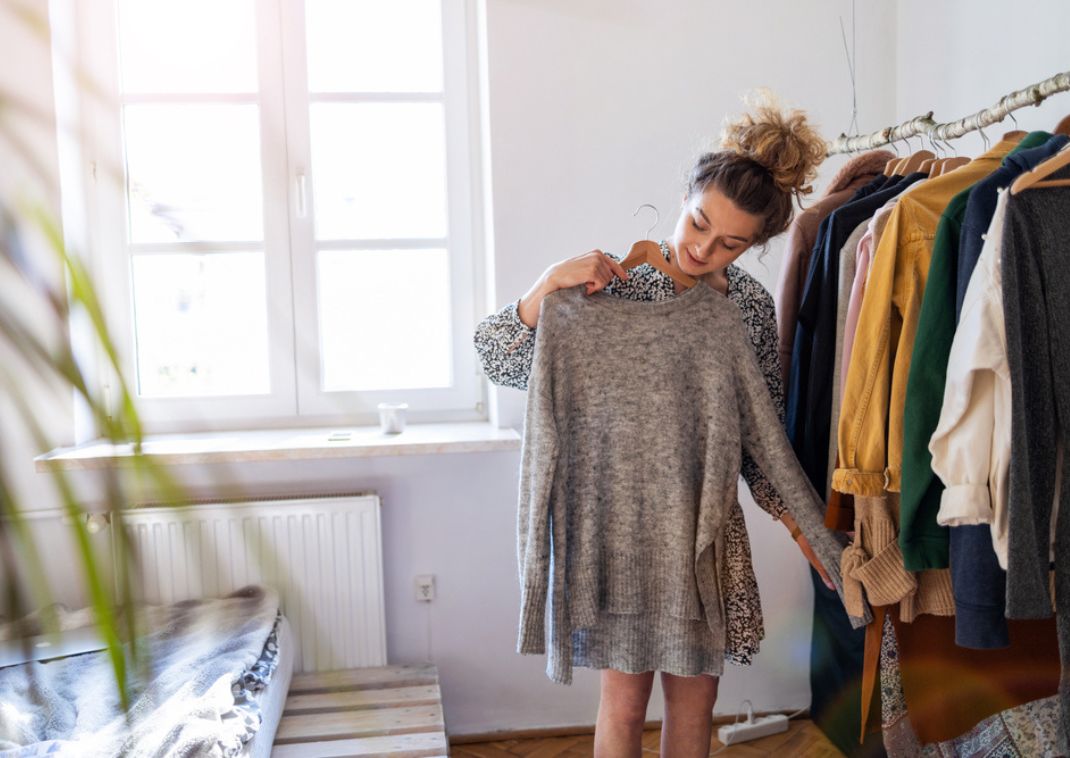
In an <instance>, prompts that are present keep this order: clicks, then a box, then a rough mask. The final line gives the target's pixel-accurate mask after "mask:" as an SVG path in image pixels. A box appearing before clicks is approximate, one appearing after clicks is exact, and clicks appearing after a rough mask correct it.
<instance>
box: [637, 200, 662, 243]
mask: <svg viewBox="0 0 1070 758" xmlns="http://www.w3.org/2000/svg"><path fill="white" fill-rule="evenodd" d="M643 208H649V209H650V210H652V211H654V223H653V224H651V225H650V228H649V229H647V230H646V239H650V233H651V232H652V231H654V229H656V228H657V226H658V222H659V221H660V220H661V214H660V213H658V209H657V208H655V207H654V206H653V205H651V204H650V203H643V204H642V205H640V206H639V207H638V208H636V209H635V213H633V214H632V216H633V217H635V216H638V215H639V211H641V210H643Z"/></svg>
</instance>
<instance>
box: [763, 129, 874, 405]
mask: <svg viewBox="0 0 1070 758" xmlns="http://www.w3.org/2000/svg"><path fill="white" fill-rule="evenodd" d="M893 158H895V155H894V154H893V153H891V152H890V151H888V150H874V151H872V152H868V153H862V154H861V155H857V156H855V157H853V158H851V159H850V160H848V161H847V162H846V163H845V164H843V166H842V167H840V170H839V171H837V172H836V176H834V177H833V178H832V181H831V182H830V183H829V186H828V189H827V190H825V194H824V196H823V197H822V198H821V199H820V200H818V201H817V202H816V203H814V204H813V205H812V206H810V207H809V208H807V209H806V210H805V211H803V212H801V213H799V214H798V215H797V216H796V217H795V218H794V220H793V221H792V222H791V226H790V227H789V228H788V233H787V237H786V239H785V242H784V255H783V258H782V259H781V264H780V273H779V275H778V277H777V285H776V310H777V332H778V334H779V351H780V369H781V381H782V383H783V384H785V385H786V384H787V383H788V373H789V372H790V371H791V350H792V342H793V341H794V339H795V320H796V318H797V317H798V313H799V299H800V298H801V297H802V291H803V287H804V285H805V284H806V272H807V269H808V266H809V262H810V253H811V251H812V250H813V248H814V242H815V240H816V239H817V232H818V227H819V226H820V224H821V222H822V221H823V220H824V219H825V217H826V216H828V214H830V213H832V211H834V210H835V209H836V208H839V207H840V206H841V205H843V204H844V203H846V202H847V201H848V200H850V199H851V196H852V195H854V193H855V192H856V191H857V190H858V189H859V188H861V187H862V186H864V185H866V184H869V183H871V182H876V183H877V184H878V185H879V184H882V183H883V182H884V181H885V176H884V175H883V173H882V172H883V171H884V167H885V165H887V163H888V161H890V160H892V159H893Z"/></svg>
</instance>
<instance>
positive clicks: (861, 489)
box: [832, 468, 886, 497]
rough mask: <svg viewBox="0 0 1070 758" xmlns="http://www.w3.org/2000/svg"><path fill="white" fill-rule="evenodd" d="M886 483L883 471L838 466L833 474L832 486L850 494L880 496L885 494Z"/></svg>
mask: <svg viewBox="0 0 1070 758" xmlns="http://www.w3.org/2000/svg"><path fill="white" fill-rule="evenodd" d="M885 483H886V482H885V475H884V472H883V471H862V470H861V469H857V468H838V469H836V471H835V472H833V474H832V488H833V489H834V490H836V491H838V492H846V493H848V494H850V495H862V496H864V497H878V496H880V495H883V494H884V490H885Z"/></svg>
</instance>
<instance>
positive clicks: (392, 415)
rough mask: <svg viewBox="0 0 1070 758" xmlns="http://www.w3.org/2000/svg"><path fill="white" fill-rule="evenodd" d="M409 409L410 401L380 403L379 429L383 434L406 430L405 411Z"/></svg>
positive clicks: (399, 432)
mask: <svg viewBox="0 0 1070 758" xmlns="http://www.w3.org/2000/svg"><path fill="white" fill-rule="evenodd" d="M408 409H409V404H408V403H379V429H380V430H381V431H382V432H383V434H401V433H402V432H403V431H405V411H407V410H408Z"/></svg>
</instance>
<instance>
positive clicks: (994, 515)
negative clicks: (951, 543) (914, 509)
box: [929, 197, 1011, 648]
mask: <svg viewBox="0 0 1070 758" xmlns="http://www.w3.org/2000/svg"><path fill="white" fill-rule="evenodd" d="M1005 207H1006V198H1005V197H1004V198H1001V199H1000V202H999V205H997V206H996V210H995V214H994V215H993V217H992V224H991V229H990V231H989V232H988V236H987V241H986V242H985V247H984V249H983V250H982V252H981V256H980V258H979V260H978V263H977V267H976V269H975V270H974V272H973V276H972V277H971V279H970V286H969V288H968V289H967V291H966V297H965V299H964V301H963V309H962V320H961V321H960V322H959V325H958V328H957V329H956V331H955V338H954V341H953V342H952V344H951V353H950V355H949V356H948V361H947V365H948V370H947V384H946V386H945V388H944V400H943V405H942V408H941V411H940V420H939V423H938V424H937V427H936V431H935V432H934V433H933V436H932V439H931V440H930V442H929V450H930V452H931V455H932V468H933V472H934V473H935V474H936V476H938V477H939V478H940V480H941V481H942V482H943V483H944V485H945V486H946V489H945V490H944V492H943V495H942V497H941V500H940V510H939V512H938V513H937V521H939V523H941V524H944V525H947V526H953V527H956V529H958V528H962V527H964V526H966V525H977V524H987V525H989V527H988V535H987V536H986V541H987V544H986V545H985V546H986V547H987V548H988V552H990V553H992V555H993V556H994V557H995V558H996V559H997V565H996V567H995V569H996V570H997V571H998V574H997V577H996V578H997V579H1000V578H1001V579H1002V580H1003V582H1004V585H1002V586H1001V585H1000V584H999V583H998V581H997V582H995V583H993V582H992V581H990V579H991V578H992V577H990V576H988V575H989V574H991V573H992V569H991V568H990V566H989V563H988V562H987V561H985V560H984V551H983V550H978V556H977V558H976V559H974V560H969V558H968V557H967V556H961V557H962V558H963V560H961V561H959V562H956V563H955V564H954V565H953V569H954V574H953V578H954V579H955V580H956V581H955V582H954V585H953V586H954V594H955V609H956V623H955V641H956V642H957V643H958V644H959V645H962V646H964V647H974V648H1000V647H1006V646H1007V645H1009V644H1010V637H1009V636H1008V633H1007V621H1006V619H1005V618H1004V609H1005V606H1006V587H1005V583H1006V575H1005V574H1004V573H1003V571H1002V570H1001V569H1000V565H1002V566H1006V564H1007V472H1008V467H1009V466H1010V453H1011V419H1010V410H1011V382H1010V374H1009V372H1008V368H1007V337H1006V330H1005V328H1004V324H1003V292H1002V285H1001V281H1000V279H1001V276H1000V270H999V259H1000V245H1001V239H1002V236H1003V216H1004V210H1005ZM953 531H954V530H953ZM979 574H984V575H985V577H984V578H985V580H986V581H983V582H982V581H976V580H978V579H981V577H980V576H979Z"/></svg>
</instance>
